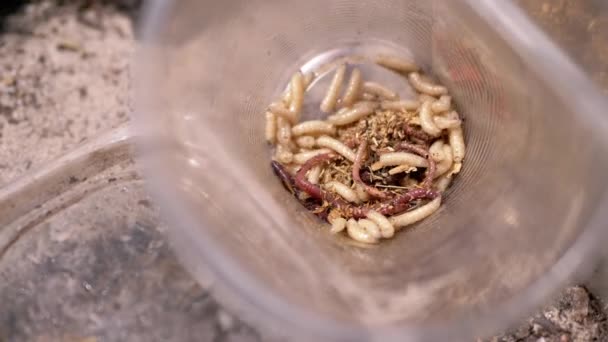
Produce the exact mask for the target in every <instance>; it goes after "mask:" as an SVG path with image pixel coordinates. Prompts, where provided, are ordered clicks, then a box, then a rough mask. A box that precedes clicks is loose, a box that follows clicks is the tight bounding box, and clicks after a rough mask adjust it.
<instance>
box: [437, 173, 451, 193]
mask: <svg viewBox="0 0 608 342" xmlns="http://www.w3.org/2000/svg"><path fill="white" fill-rule="evenodd" d="M450 184H452V173H451V172H448V173H446V174H444V175H443V176H441V177H439V178H437V180H436V181H435V184H434V188H435V189H436V190H437V191H439V192H445V191H446V190H447V189H448V187H449V186H450Z"/></svg>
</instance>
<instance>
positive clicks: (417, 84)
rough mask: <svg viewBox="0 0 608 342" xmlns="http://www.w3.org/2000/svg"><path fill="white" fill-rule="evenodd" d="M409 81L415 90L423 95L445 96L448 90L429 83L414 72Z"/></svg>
mask: <svg viewBox="0 0 608 342" xmlns="http://www.w3.org/2000/svg"><path fill="white" fill-rule="evenodd" d="M408 80H409V81H410V84H411V85H412V87H414V89H416V90H417V91H418V92H421V93H423V94H427V95H431V96H439V95H445V94H447V92H448V89H447V88H446V87H444V86H442V85H438V84H434V83H431V82H427V81H425V80H423V79H422V76H421V75H420V74H419V73H417V72H412V73H410V74H409V76H408Z"/></svg>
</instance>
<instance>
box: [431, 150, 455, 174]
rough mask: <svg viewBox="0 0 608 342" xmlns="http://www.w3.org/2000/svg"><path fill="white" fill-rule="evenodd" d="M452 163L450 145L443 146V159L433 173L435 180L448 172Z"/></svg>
mask: <svg viewBox="0 0 608 342" xmlns="http://www.w3.org/2000/svg"><path fill="white" fill-rule="evenodd" d="M453 163H454V160H453V157H452V147H450V145H445V144H444V145H443V159H442V160H441V161H440V162H438V163H437V170H436V171H435V178H437V177H439V176H441V175H443V174H444V173H446V172H448V171H450V169H451V168H452V165H453Z"/></svg>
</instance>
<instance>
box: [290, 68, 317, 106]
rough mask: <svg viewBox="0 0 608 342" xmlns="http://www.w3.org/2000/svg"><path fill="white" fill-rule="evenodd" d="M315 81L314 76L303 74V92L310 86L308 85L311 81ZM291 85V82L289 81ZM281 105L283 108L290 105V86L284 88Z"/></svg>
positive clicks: (309, 73)
mask: <svg viewBox="0 0 608 342" xmlns="http://www.w3.org/2000/svg"><path fill="white" fill-rule="evenodd" d="M314 79H315V75H314V74H313V73H312V72H307V73H306V74H304V80H303V81H304V91H306V90H307V89H308V86H310V84H311V83H312V81H313V80H314ZM290 83H291V81H290ZM282 100H283V103H284V104H285V106H289V104H290V103H291V84H287V87H286V88H285V91H284V92H283V98H282Z"/></svg>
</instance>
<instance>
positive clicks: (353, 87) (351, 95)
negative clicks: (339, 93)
mask: <svg viewBox="0 0 608 342" xmlns="http://www.w3.org/2000/svg"><path fill="white" fill-rule="evenodd" d="M361 85H362V80H361V71H359V69H357V68H355V69H353V71H352V72H351V74H350V79H349V80H348V86H347V87H346V90H345V91H344V96H343V97H342V106H345V107H349V106H351V105H352V104H353V103H355V102H356V101H357V99H358V98H359V94H360V93H361Z"/></svg>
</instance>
